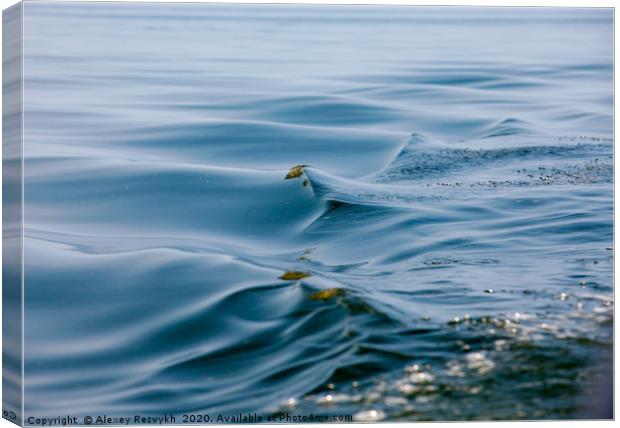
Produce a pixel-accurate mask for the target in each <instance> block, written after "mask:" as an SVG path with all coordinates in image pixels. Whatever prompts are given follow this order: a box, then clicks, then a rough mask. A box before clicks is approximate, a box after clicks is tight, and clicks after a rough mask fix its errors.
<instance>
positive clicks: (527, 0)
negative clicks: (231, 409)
mask: <svg viewBox="0 0 620 428" xmlns="http://www.w3.org/2000/svg"><path fill="white" fill-rule="evenodd" d="M81 1H84V2H87V1H90V2H93V1H99V0H81ZM105 1H109V2H123V1H126V0H105ZM131 1H135V2H155V3H246V4H247V3H251V4H260V3H277V4H282V3H289V4H325V5H327V4H341V5H353V4H357V5H360V4H379V5H425V6H556V7H614V8H615V6H616V3H617V2H616V1H614V0H603V1H601V0H592V1H577V0H572V1H571V0H555V1H554V0H551V1H550V0H541V1H534V0H510V1H507V2H500V1H498V0H495V1H494V0H469V1H467V0H439V1H437V0H418V1H416V0H374V1H369V0H306V1H303V0H288V1H285V0H262V1H261V0H241V1H234V0H219V1H193V2H192V1H187V0H131ZM16 3H18V1H16V0H0V7H1V8H2V9H3V10H4V9H6V8H8V7H10V6H12V5H14V4H16ZM614 15H615V12H614ZM0 22H1V20H0ZM22 26H23V22H22ZM1 34H2V32H1V31H0V46H1ZM617 42H618V39H617V34H616V32H615V19H614V58H615V53H616V46H617V45H618V43H617ZM22 43H23V41H22ZM22 50H23V45H22ZM22 73H23V58H22ZM617 76H618V71H617V69H616V67H615V60H614V94H615V81H616V78H617ZM0 81H2V70H1V67H0ZM23 89H24V88H23V80H22V115H23V96H24V92H23ZM0 97H1V95H0ZM0 99H1V98H0ZM615 107H616V99H615V97H614V148H615V141H616V129H617V126H616V125H617V118H616V117H615V111H616V108H615ZM1 125H2V117H1V115H0V127H1ZM23 126H24V124H23V121H22V141H23ZM22 150H23V145H22ZM0 153H1V148H0ZM617 156H618V155H617V152H616V150H614V249H615V248H616V240H615V225H616V224H618V219H619V214H618V210H617V209H616V200H615V195H616V194H617V193H616V191H617V183H618V182H617V176H616V168H615V166H616V165H617V160H618V157H617ZM23 173H24V169H23V153H22V174H23ZM1 175H2V163H1V162H0V176H1ZM22 178H23V177H22ZM22 195H23V179H22ZM1 200H2V188H1V186H0V216H1V213H2V206H1V205H2V204H1ZM23 202H24V201H23V200H22V204H23ZM23 216H24V210H23V209H22V228H23ZM22 236H23V232H22ZM23 252H24V248H23V245H22V261H23V260H24V259H23V257H24V254H23ZM1 257H2V247H1V246H0V258H1ZM616 274H617V269H616V259H614V285H615V284H616ZM23 278H24V272H23V264H22V281H23ZM0 283H1V279H0ZM22 296H23V283H22ZM614 297H615V287H614ZM23 308H24V306H23V298H22V314H23ZM1 311H2V307H1V306H0V315H1ZM614 316H615V310H614ZM0 326H1V316H0ZM22 328H23V323H22ZM22 335H23V331H22ZM22 337H23V336H22ZM616 343H618V331H617V329H616V330H615V331H614V368H616V367H618V366H617V364H616V363H617V357H618V355H617V354H616V352H615V344H616ZM23 351H24V347H23V340H22V355H23ZM22 370H23V359H22ZM0 373H1V362H0ZM614 380H615V381H617V380H618V375H617V372H616V370H614ZM616 384H617V383H616V382H614V385H616ZM0 394H1V392H0ZM614 408H615V409H618V394H617V393H616V391H615V390H614ZM23 410H24V409H23V383H22V414H23ZM454 423H456V422H451V423H415V425H416V426H417V425H421V426H433V427H442V428H443V427H448V426H451V425H453V424H454ZM481 423H484V425H485V427H489V428H494V427H501V426H505V425H508V424H509V425H510V427H514V428H523V427H528V426H529V427H531V426H532V424H536V425H537V426H541V425H544V426H556V427H559V426H562V428H564V427H566V428H571V427H578V426H580V425H585V424H588V425H590V424H593V425H597V426H602V425H610V424H613V423H614V422H613V421H584V422H579V421H571V420H563V421H550V422H547V421H544V422H481ZM395 424H398V425H399V426H403V425H410V424H411V425H413V423H398V422H390V423H376V424H373V426H376V427H379V428H388V427H393V426H394V425H395ZM329 425H333V426H342V425H340V424H303V425H284V424H282V425H278V427H286V428H293V427H297V428H299V427H308V428H320V427H325V426H329ZM14 426H15V425H14V424H12V423H10V422H8V421H7V420H5V419H0V428H9V427H14ZM172 426H174V425H172ZM177 426H184V427H187V426H186V425H177ZM212 426H217V425H212ZM220 426H222V425H220ZM231 426H232V425H231ZM234 426H236V427H252V426H254V427H255V426H256V425H234ZM145 427H147V426H145Z"/></svg>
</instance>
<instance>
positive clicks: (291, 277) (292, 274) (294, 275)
mask: <svg viewBox="0 0 620 428" xmlns="http://www.w3.org/2000/svg"><path fill="white" fill-rule="evenodd" d="M309 276H312V275H310V272H299V271H290V270H289V271H286V272H284V273H283V274H282V275H280V276H279V277H278V278H280V279H282V280H284V281H297V280H298V279H303V278H307V277H309Z"/></svg>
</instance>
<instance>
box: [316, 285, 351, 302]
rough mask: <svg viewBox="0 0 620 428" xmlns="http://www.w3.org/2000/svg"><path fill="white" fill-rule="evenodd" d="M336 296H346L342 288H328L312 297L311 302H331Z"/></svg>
mask: <svg viewBox="0 0 620 428" xmlns="http://www.w3.org/2000/svg"><path fill="white" fill-rule="evenodd" d="M336 296H344V290H343V289H342V288H327V289H325V290H321V291H317V292H316V293H313V294H311V295H310V300H330V299H332V298H334V297H336Z"/></svg>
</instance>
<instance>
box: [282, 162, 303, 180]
mask: <svg viewBox="0 0 620 428" xmlns="http://www.w3.org/2000/svg"><path fill="white" fill-rule="evenodd" d="M307 166H308V165H295V166H294V167H292V168H291V170H290V171H289V172H288V174H286V177H284V179H285V180H290V179H292V178H297V177H301V175H302V174H303V172H304V168H305V167H307Z"/></svg>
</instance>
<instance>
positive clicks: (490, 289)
mask: <svg viewBox="0 0 620 428" xmlns="http://www.w3.org/2000/svg"><path fill="white" fill-rule="evenodd" d="M484 292H485V293H489V294H493V293H494V291H493V289H492V288H487V289H486V290H484Z"/></svg>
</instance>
